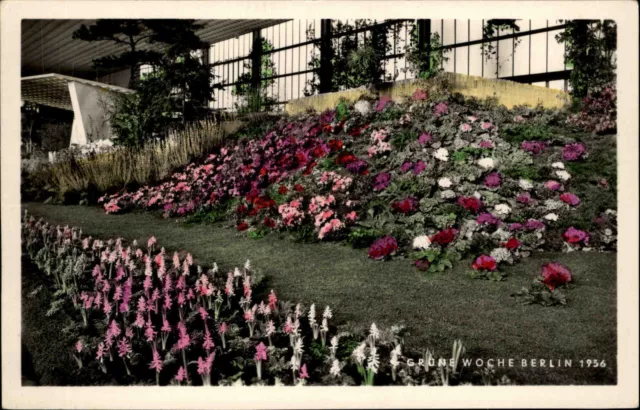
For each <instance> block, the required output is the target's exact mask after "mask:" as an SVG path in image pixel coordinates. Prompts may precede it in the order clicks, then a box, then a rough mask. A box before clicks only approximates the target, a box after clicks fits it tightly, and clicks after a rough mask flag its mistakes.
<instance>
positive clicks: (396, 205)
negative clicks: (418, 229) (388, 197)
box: [391, 197, 418, 214]
mask: <svg viewBox="0 0 640 410" xmlns="http://www.w3.org/2000/svg"><path fill="white" fill-rule="evenodd" d="M391 208H392V209H393V210H394V211H396V212H400V213H403V214H408V213H410V212H415V211H417V210H418V200H416V199H415V198H413V197H408V198H405V199H402V200H400V201H395V202H393V203H391Z"/></svg>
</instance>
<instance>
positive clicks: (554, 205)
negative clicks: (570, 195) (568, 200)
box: [544, 199, 564, 211]
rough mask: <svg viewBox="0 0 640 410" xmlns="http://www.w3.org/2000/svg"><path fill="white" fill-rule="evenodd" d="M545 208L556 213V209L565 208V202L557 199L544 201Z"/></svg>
mask: <svg viewBox="0 0 640 410" xmlns="http://www.w3.org/2000/svg"><path fill="white" fill-rule="evenodd" d="M544 207H545V208H546V209H548V210H549V211H555V210H556V209H561V208H562V207H564V202H562V201H558V200H555V199H547V200H546V201H544Z"/></svg>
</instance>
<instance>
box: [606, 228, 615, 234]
mask: <svg viewBox="0 0 640 410" xmlns="http://www.w3.org/2000/svg"><path fill="white" fill-rule="evenodd" d="M604 234H605V235H606V236H611V235H613V231H612V230H611V229H609V228H607V229H605V230H604Z"/></svg>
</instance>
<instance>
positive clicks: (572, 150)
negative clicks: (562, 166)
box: [562, 143, 585, 161]
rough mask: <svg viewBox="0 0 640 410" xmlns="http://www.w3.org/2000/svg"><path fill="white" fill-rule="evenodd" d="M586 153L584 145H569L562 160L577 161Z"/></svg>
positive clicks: (563, 152) (563, 153)
mask: <svg viewBox="0 0 640 410" xmlns="http://www.w3.org/2000/svg"><path fill="white" fill-rule="evenodd" d="M584 152H585V148H584V145H582V144H580V143H577V144H568V145H565V147H564V148H563V149H562V159H563V160H565V161H577V160H579V159H581V158H582V157H583V155H584Z"/></svg>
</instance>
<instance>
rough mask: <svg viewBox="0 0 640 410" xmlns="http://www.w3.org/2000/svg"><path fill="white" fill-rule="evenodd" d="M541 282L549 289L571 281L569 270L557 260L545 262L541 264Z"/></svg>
mask: <svg viewBox="0 0 640 410" xmlns="http://www.w3.org/2000/svg"><path fill="white" fill-rule="evenodd" d="M542 277H543V278H544V280H543V283H544V284H545V285H547V288H549V290H554V289H555V288H557V287H559V286H562V285H565V284H567V283H568V282H571V271H570V270H569V269H568V268H567V267H566V266H563V265H561V264H559V263H557V262H551V263H545V264H544V265H542Z"/></svg>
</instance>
